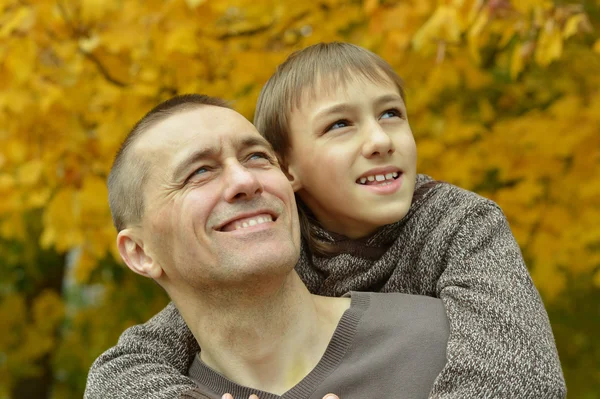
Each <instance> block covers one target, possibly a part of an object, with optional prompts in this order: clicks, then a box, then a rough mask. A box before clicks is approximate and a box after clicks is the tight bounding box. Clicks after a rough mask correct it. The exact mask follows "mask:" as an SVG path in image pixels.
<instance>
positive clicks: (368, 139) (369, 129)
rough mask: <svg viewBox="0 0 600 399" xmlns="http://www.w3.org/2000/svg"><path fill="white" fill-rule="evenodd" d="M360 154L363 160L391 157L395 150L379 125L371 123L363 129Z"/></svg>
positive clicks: (388, 136)
mask: <svg viewBox="0 0 600 399" xmlns="http://www.w3.org/2000/svg"><path fill="white" fill-rule="evenodd" d="M363 135H364V141H363V146H362V154H363V156H364V157H365V158H373V157H384V156H387V155H392V154H393V153H394V151H395V150H396V149H395V148H394V143H393V141H392V139H391V137H390V135H389V134H388V133H387V132H386V131H385V130H384V129H383V128H382V127H381V125H380V124H379V123H372V124H369V125H368V126H365V128H364V132H363Z"/></svg>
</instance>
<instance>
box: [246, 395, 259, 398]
mask: <svg viewBox="0 0 600 399" xmlns="http://www.w3.org/2000/svg"><path fill="white" fill-rule="evenodd" d="M248 399H258V396H256V395H254V394H252V395H250V397H249V398H248Z"/></svg>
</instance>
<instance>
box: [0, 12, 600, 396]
mask: <svg viewBox="0 0 600 399" xmlns="http://www.w3.org/2000/svg"><path fill="white" fill-rule="evenodd" d="M599 29H600V0H586V1H548V0H513V1H509V0H440V1H435V0H403V1H396V0H364V1H360V0H313V1H306V2H303V1H283V0H278V1H275V0H237V1H235V0H230V1H216V0H144V1H142V0H127V1H125V0H80V1H75V0H0V398H19V399H20V398H81V397H82V395H83V390H84V387H85V380H86V375H87V371H88V369H89V367H90V365H91V363H92V362H93V360H94V359H95V358H96V357H97V356H98V355H99V354H100V353H101V352H103V351H104V350H106V349H107V348H109V347H110V346H112V345H114V344H115V343H116V340H117V338H118V336H119V334H120V333H121V332H122V331H123V330H124V329H125V328H126V327H128V326H130V325H132V324H135V323H140V322H143V321H145V320H147V319H148V318H149V317H150V316H151V315H153V314H154V313H156V312H157V311H158V310H160V309H161V308H162V307H163V306H164V305H165V304H166V303H167V301H168V299H167V298H166V296H165V295H164V294H163V292H162V291H161V290H160V289H159V287H158V286H157V285H156V284H154V283H153V282H152V281H149V280H146V279H144V278H142V277H139V276H137V275H135V274H134V273H133V272H130V271H129V270H128V269H127V268H126V267H124V266H123V265H122V263H121V262H120V261H119V256H118V253H117V251H116V248H115V244H114V242H115V237H116V233H115V230H114V228H113V227H112V224H111V218H110V213H109V209H108V203H107V189H106V186H105V180H106V177H107V174H108V171H109V168H110V166H111V162H112V159H113V156H114V154H115V152H116V150H117V148H118V146H119V144H120V142H121V141H122V139H123V138H124V136H125V135H126V133H127V132H128V130H129V129H130V128H131V127H132V126H133V124H134V123H135V122H136V121H137V120H138V119H139V118H140V117H141V116H143V114H144V113H145V112H147V111H148V110H149V109H150V108H151V107H152V106H154V105H156V104H157V103H158V102H160V101H162V100H165V99H167V98H169V97H171V96H173V95H174V94H177V93H189V92H197V93H205V94H209V95H213V96H220V97H223V98H225V99H228V100H231V101H232V102H233V104H234V106H235V107H236V109H238V110H239V111H240V112H242V113H243V114H244V115H245V116H246V117H248V118H250V119H251V118H252V116H253V110H254V105H255V101H256V98H257V96H258V93H259V91H260V89H261V87H262V85H263V84H264V82H265V81H266V80H267V79H268V77H269V76H270V75H271V74H272V73H273V72H274V70H275V67H276V66H277V65H278V64H279V63H280V62H282V61H283V60H284V59H285V58H286V57H287V56H288V55H289V54H290V53H291V52H292V51H294V50H297V49H300V48H302V47H304V46H307V45H310V44H313V43H317V42H321V41H333V40H342V41H349V42H352V43H356V44H359V45H361V46H364V47H367V48H369V49H371V50H373V51H374V52H376V53H378V54H379V55H381V56H382V57H383V58H384V59H386V60H387V61H388V62H390V63H391V64H392V65H393V66H394V68H395V69H396V70H397V71H398V73H399V74H400V75H401V76H402V77H403V78H404V79H405V81H406V86H407V93H408V116H409V120H410V122H411V126H412V129H413V132H414V134H415V137H416V140H417V146H418V151H419V169H420V172H422V173H427V174H429V175H431V176H433V177H435V178H436V179H440V180H446V181H449V182H451V183H454V184H457V185H459V186H461V187H464V188H467V189H470V190H474V191H476V192H478V193H480V194H482V195H484V196H487V197H489V198H491V199H493V200H494V201H496V202H498V203H499V204H500V206H501V207H502V208H503V209H504V211H505V213H506V215H507V217H508V219H509V221H510V223H511V227H512V229H513V231H514V234H515V236H516V237H517V240H518V241H519V243H520V245H521V248H522V250H523V254H524V256H525V259H526V261H527V265H528V267H529V268H530V271H531V274H532V276H533V279H534V281H535V283H536V285H537V287H538V289H539V291H540V293H541V294H542V296H543V299H544V302H545V304H546V307H547V309H548V312H549V315H550V319H551V322H552V326H553V330H554V334H555V337H556V342H557V346H558V349H559V353H560V358H561V362H562V365H563V370H564V373H565V377H566V380H567V386H568V390H569V397H570V398H585V399H587V398H600V40H599V37H600V36H599V34H598V31H599Z"/></svg>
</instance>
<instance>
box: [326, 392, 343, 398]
mask: <svg viewBox="0 0 600 399" xmlns="http://www.w3.org/2000/svg"><path fill="white" fill-rule="evenodd" d="M323 399H340V398H338V396H337V395H334V394H332V393H328V394H327V395H325V396H324V397H323Z"/></svg>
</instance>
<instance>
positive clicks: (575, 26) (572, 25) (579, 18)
mask: <svg viewBox="0 0 600 399" xmlns="http://www.w3.org/2000/svg"><path fill="white" fill-rule="evenodd" d="M583 21H585V14H577V15H573V16H571V17H569V19H568V20H567V23H566V24H565V27H564V29H563V37H564V38H565V39H568V38H570V37H571V36H573V35H574V34H576V33H577V32H579V24H580V23H582V22H583Z"/></svg>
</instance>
